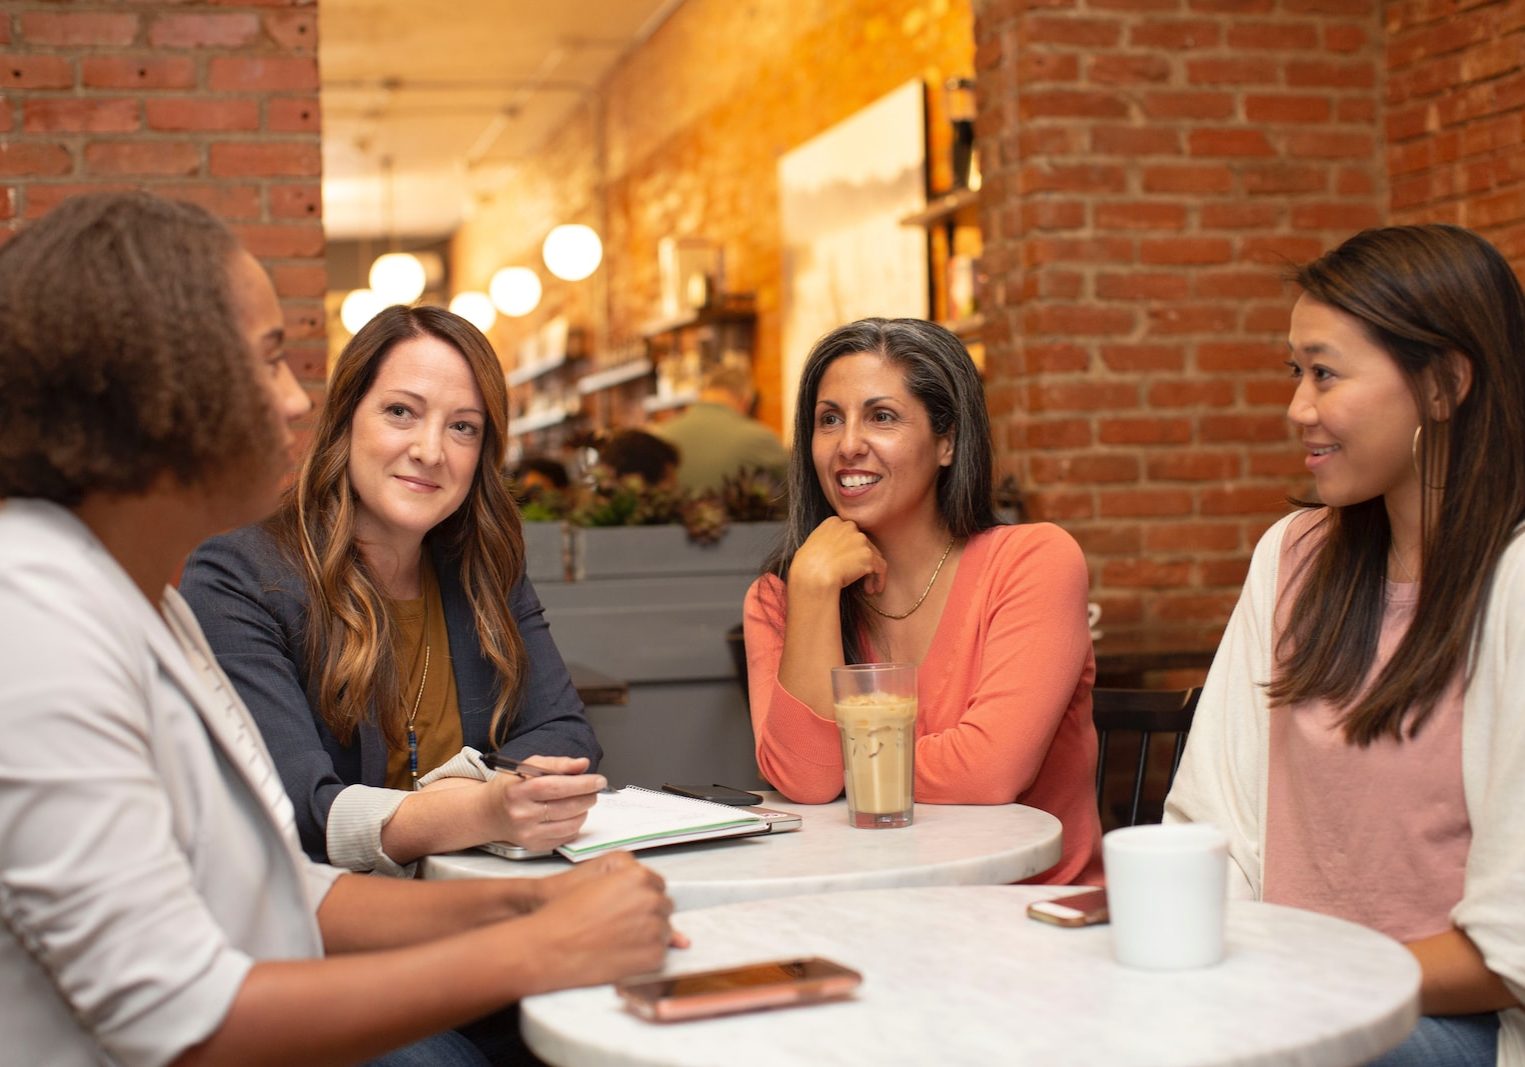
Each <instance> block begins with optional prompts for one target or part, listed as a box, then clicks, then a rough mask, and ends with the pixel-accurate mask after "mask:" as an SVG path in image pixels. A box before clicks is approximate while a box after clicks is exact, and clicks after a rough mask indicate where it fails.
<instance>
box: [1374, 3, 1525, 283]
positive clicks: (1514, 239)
mask: <svg viewBox="0 0 1525 1067" xmlns="http://www.w3.org/2000/svg"><path fill="white" fill-rule="evenodd" d="M1387 30H1388V34H1389V39H1388V50H1387V112H1386V132H1387V139H1388V149H1387V160H1388V169H1389V172H1390V173H1391V175H1392V209H1393V221H1395V222H1455V223H1459V224H1460V225H1463V226H1469V227H1471V228H1473V229H1475V230H1478V231H1480V232H1481V233H1483V234H1485V235H1487V236H1488V237H1489V238H1490V239H1491V240H1493V242H1494V243H1495V244H1497V245H1498V246H1499V248H1500V250H1501V251H1503V253H1504V254H1505V255H1506V256H1509V257H1510V259H1512V260H1513V261H1514V262H1515V264H1516V269H1517V270H1518V269H1519V268H1520V266H1521V265H1522V264H1525V6H1522V5H1521V4H1519V3H1518V2H1514V3H1510V2H1507V0H1495V2H1491V3H1486V2H1485V3H1476V2H1470V3H1469V2H1457V0H1405V2H1402V3H1392V4H1390V5H1388V7H1387Z"/></svg>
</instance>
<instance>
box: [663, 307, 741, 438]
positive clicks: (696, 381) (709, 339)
mask: <svg viewBox="0 0 1525 1067" xmlns="http://www.w3.org/2000/svg"><path fill="white" fill-rule="evenodd" d="M756 332H757V303H756V298H755V297H754V296H753V294H751V293H716V294H713V295H712V296H711V298H710V300H709V302H708V303H706V304H705V305H704V306H703V307H699V308H695V309H693V310H692V311H690V312H688V313H686V314H684V315H682V316H679V317H677V318H671V319H665V320H661V321H658V322H654V323H650V324H648V325H647V326H646V327H645V328H644V329H643V330H642V331H641V337H642V338H643V340H644V342H645V345H646V358H647V359H648V360H650V362H651V364H652V366H653V367H654V368H655V375H656V384H655V393H654V394H653V395H649V396H647V397H646V398H645V399H644V400H643V401H642V410H643V411H644V412H645V413H646V414H647V415H656V414H664V413H667V412H674V411H677V410H679V409H681V408H684V407H687V406H688V405H689V404H692V403H693V402H694V401H695V400H697V399H698V397H699V389H700V386H701V383H702V380H703V378H704V373H705V371H707V370H708V369H709V368H711V367H713V366H715V365H717V364H720V363H725V362H731V363H738V364H741V365H744V366H748V367H750V366H751V363H752V351H753V348H754V346H755V343H756Z"/></svg>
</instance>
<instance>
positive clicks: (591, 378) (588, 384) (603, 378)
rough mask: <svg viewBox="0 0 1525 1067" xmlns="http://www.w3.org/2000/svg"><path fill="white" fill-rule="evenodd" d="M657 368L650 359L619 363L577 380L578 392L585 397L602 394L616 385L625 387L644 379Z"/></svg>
mask: <svg viewBox="0 0 1525 1067" xmlns="http://www.w3.org/2000/svg"><path fill="white" fill-rule="evenodd" d="M655 369H656V368H655V367H654V366H652V363H651V360H649V359H644V358H642V359H632V360H629V361H627V362H625V363H617V364H615V365H614V366H612V367H608V368H606V369H604V370H596V371H593V372H592V373H591V374H584V375H583V376H582V377H581V378H579V379H577V391H578V392H579V393H581V394H582V395H583V396H587V395H588V394H589V393H597V392H601V391H602V390H604V389H613V388H614V387H615V386H616V385H624V384H625V383H626V382H633V381H635V380H636V379H637V378H644V377H645V376H646V375H648V374H650V373H651V372H652V371H654V370H655Z"/></svg>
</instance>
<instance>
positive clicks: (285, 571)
mask: <svg viewBox="0 0 1525 1067" xmlns="http://www.w3.org/2000/svg"><path fill="white" fill-rule="evenodd" d="M429 551H430V555H431V557H432V558H433V560H434V569H435V573H436V574H437V575H438V577H439V588H440V604H441V607H442V608H443V609H444V613H445V626H446V628H447V630H448V631H449V635H450V659H451V663H452V664H453V665H454V669H455V687H456V693H457V696H458V698H459V701H460V709H461V737H462V740H463V741H464V742H465V743H466V744H468V745H470V746H471V747H473V748H476V749H479V750H481V751H484V752H486V751H489V750H491V748H492V745H491V743H490V741H489V740H488V727H489V725H490V724H491V721H492V708H493V698H494V696H495V695H496V692H497V672H496V671H495V670H494V669H493V666H492V664H491V663H490V662H489V661H488V660H487V658H486V657H485V656H484V655H483V654H482V648H481V645H480V643H479V642H478V641H477V630H476V623H475V620H474V619H473V617H472V614H471V604H470V602H469V601H468V600H467V599H466V590H465V588H464V587H463V586H462V585H461V578H460V572H459V568H458V567H457V565H456V564H455V562H454V561H452V560H450V559H449V558H447V557H446V556H444V554H443V553H441V552H440V551H439V550H438V549H436V548H435V547H434V546H430V549H429ZM180 594H181V595H182V596H183V597H185V599H186V601H187V602H188V603H189V604H190V605H191V608H192V609H193V610H194V611H195V612H196V618H197V619H198V621H200V623H201V628H202V630H203V631H205V633H206V637H207V641H208V642H210V644H211V646H212V650H213V651H214V652H216V653H217V662H218V664H219V665H221V667H222V669H223V670H224V671H225V672H226V673H227V675H228V677H229V678H231V679H232V681H233V685H234V686H235V687H236V688H237V690H238V694H239V696H241V697H243V700H244V703H245V704H246V705H248V707H249V711H250V713H251V714H253V716H254V720H255V721H256V722H257V723H259V728H260V732H261V733H262V734H263V735H264V738H265V744H266V745H267V746H268V747H269V749H270V754H271V756H273V757H274V759H275V763H276V767H277V768H278V769H279V770H280V773H281V780H282V782H284V784H285V786H286V792H287V794H288V795H290V797H291V803H292V805H293V807H295V808H296V821H297V829H298V831H299V832H300V833H301V837H302V847H303V848H305V849H306V850H307V853H308V855H310V856H312V857H313V859H316V860H321V861H327V859H328V846H327V836H326V835H327V827H328V809H329V807H330V806H331V805H332V804H333V802H334V798H335V797H336V796H338V795H339V792H340V791H341V790H343V789H344V788H345V787H346V786H351V785H372V786H381V785H385V784H386V769H387V749H386V741H385V740H384V739H383V738H382V736H381V730H380V729H379V728H378V727H377V725H376V723H375V722H374V721H373V720H371V719H367V720H366V721H364V722H362V723H361V724H360V726H359V728H358V729H357V730H356V731H355V738H354V739H353V740H352V741H351V743H350V744H349V745H341V744H340V743H339V740H338V738H336V737H335V736H334V735H333V733H332V732H330V730H329V729H328V726H327V725H326V724H325V723H324V722H323V719H322V717H321V716H320V715H318V713H317V711H316V710H315V709H316V708H317V679H316V678H309V677H308V672H307V651H306V650H307V644H306V642H307V632H306V626H307V596H306V592H305V590H304V588H303V584H302V579H301V576H300V575H299V574H298V573H297V570H296V568H295V567H294V566H293V565H292V563H291V562H290V561H289V560H288V559H287V558H286V557H285V555H284V554H283V553H282V552H281V550H280V548H279V546H278V545H277V544H276V542H275V539H274V538H273V537H272V536H271V534H270V532H269V531H268V530H267V529H265V528H264V526H262V525H258V524H256V525H253V526H245V527H243V528H242V529H239V530H234V531H233V532H232V533H227V534H222V535H220V536H218V537H214V538H212V539H211V540H209V541H207V542H206V543H204V544H203V545H202V546H201V547H200V548H198V549H196V551H195V553H193V554H192V556H191V558H190V560H189V561H188V562H187V563H186V565H185V573H184V575H183V576H182V577H181V579H180ZM512 606H513V614H514V620H515V622H516V623H517V625H518V627H519V634H520V636H521V637H523V639H524V647H525V651H526V653H527V655H528V661H529V676H528V677H527V678H526V679H525V683H524V686H523V689H522V692H521V696H520V700H519V708H518V714H517V715H516V716H515V718H514V721H513V724H512V726H511V727H510V733H509V738H508V740H507V741H506V742H505V743H504V744H503V745H502V746H501V747H500V749H499V751H501V752H503V753H504V754H505V755H508V756H513V757H515V758H521V759H522V758H523V757H525V756H532V755H536V754H540V755H546V756H587V757H588V758H589V759H590V760H591V761H592V762H593V766H594V767H595V768H596V767H597V766H598V761H599V758H600V757H601V756H602V755H603V751H602V749H600V748H599V744H598V739H597V738H595V737H594V736H593V728H592V727H591V726H590V725H589V724H588V720H587V718H586V716H585V715H584V714H583V705H582V700H581V699H579V697H578V696H577V690H576V689H574V688H573V687H572V679H571V676H570V675H569V674H568V673H567V668H566V664H565V663H563V662H562V659H561V653H560V652H558V651H557V649H556V644H555V642H554V641H552V640H551V629H550V625H549V624H548V623H547V622H546V620H545V613H544V609H542V608H541V606H540V598H539V597H538V596H536V595H535V589H534V587H533V586H532V585H531V584H530V582H529V579H528V578H521V579H520V581H519V583H518V584H517V585H515V586H514V590H513V598H512Z"/></svg>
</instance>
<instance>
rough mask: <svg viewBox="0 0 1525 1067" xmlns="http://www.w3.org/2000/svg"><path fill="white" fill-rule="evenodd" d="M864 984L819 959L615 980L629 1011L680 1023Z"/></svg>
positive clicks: (808, 1000) (827, 996) (832, 994)
mask: <svg viewBox="0 0 1525 1067" xmlns="http://www.w3.org/2000/svg"><path fill="white" fill-rule="evenodd" d="M862 981H863V976H862V975H861V974H859V973H858V972H857V971H855V970H853V969H852V968H850V967H844V966H842V965H841V964H840V963H833V962H832V961H831V960H825V959H821V958H820V957H819V956H816V957H811V958H809V959H793V960H775V961H772V962H769V963H753V964H749V965H747V966H745V967H728V968H725V969H723V970H716V971H700V972H699V973H697V974H679V975H664V976H661V977H652V976H650V975H640V976H637V977H635V978H626V979H623V980H621V981H619V982H616V983H615V986H614V989H615V992H617V993H618V994H619V995H620V996H621V997H622V998H624V1001H625V1007H626V1008H628V1009H629V1010H630V1011H632V1012H634V1013H635V1014H637V1015H639V1016H640V1017H641V1018H643V1019H651V1020H653V1021H656V1022H675V1021H677V1020H680V1019H701V1018H705V1017H707V1016H710V1015H726V1014H729V1013H731V1012H737V1011H754V1010H756V1009H758V1008H781V1007H785V1006H787V1005H791V1004H814V1003H816V1002H818V1001H822V1000H833V999H835V998H837V997H844V996H846V995H847V994H849V993H851V992H852V991H853V990H854V989H856V988H858V985H859V984H860V983H861V982H862Z"/></svg>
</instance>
